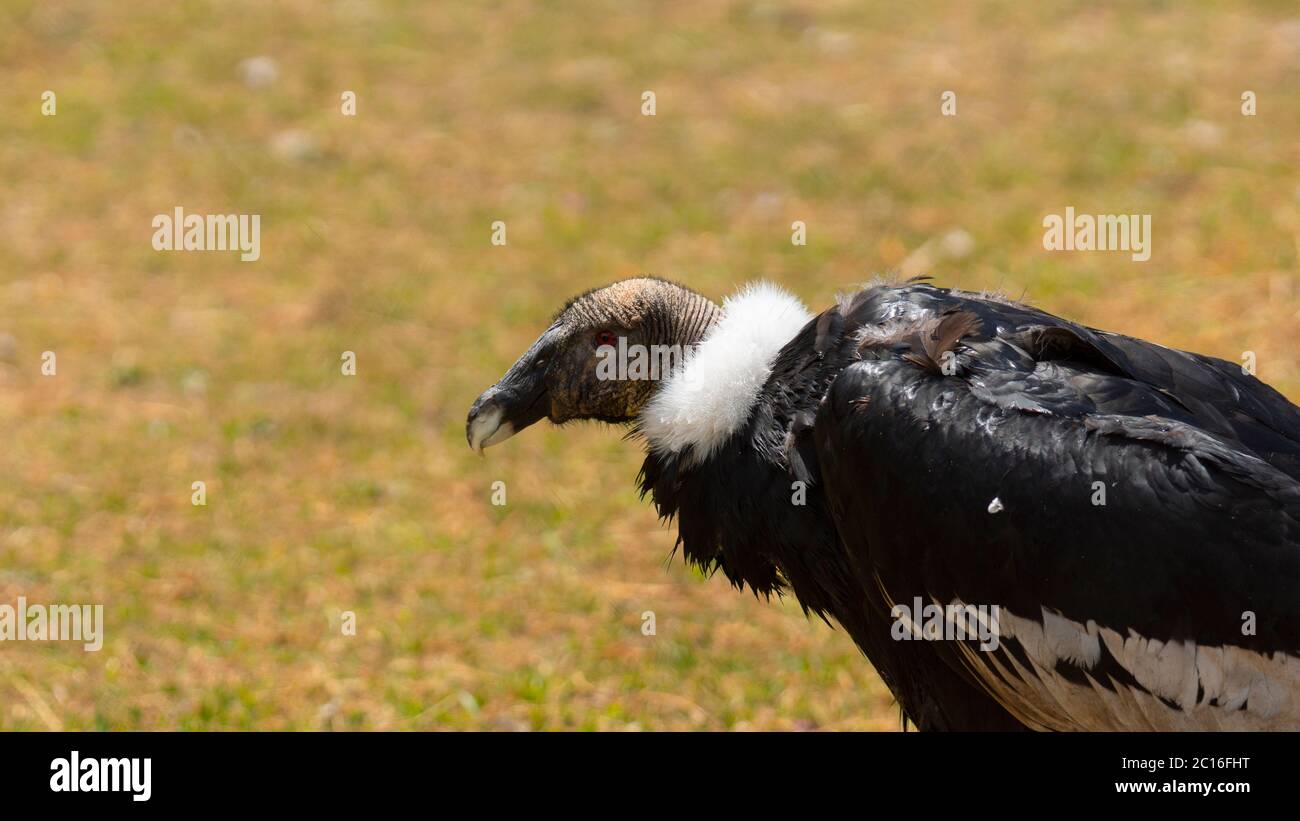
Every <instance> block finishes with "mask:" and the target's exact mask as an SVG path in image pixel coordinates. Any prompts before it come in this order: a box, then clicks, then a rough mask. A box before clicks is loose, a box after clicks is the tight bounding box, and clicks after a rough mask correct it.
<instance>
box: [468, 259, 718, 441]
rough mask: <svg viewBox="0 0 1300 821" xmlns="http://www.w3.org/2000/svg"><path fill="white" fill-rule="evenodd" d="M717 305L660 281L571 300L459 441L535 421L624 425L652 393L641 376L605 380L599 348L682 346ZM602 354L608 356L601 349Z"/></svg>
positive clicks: (479, 405)
mask: <svg viewBox="0 0 1300 821" xmlns="http://www.w3.org/2000/svg"><path fill="white" fill-rule="evenodd" d="M718 316H719V308H718V306H717V305H715V304H713V303H712V302H710V301H709V300H708V299H706V298H704V297H703V296H701V295H699V294H697V293H695V292H694V291H691V290H689V289H687V288H684V287H682V286H680V285H676V284H674V283H671V282H667V281H665V280H661V279H654V278H649V277H646V278H637V279H625V280H622V281H620V282H615V283H614V284H613V285H607V286H605V287H604V288H597V289H596V290H593V291H588V292H587V293H585V294H581V295H580V296H577V297H575V298H574V299H572V300H570V301H569V303H568V304H567V305H565V306H564V307H563V308H562V309H560V312H559V314H557V315H556V317H555V319H554V321H552V322H551V326H550V327H549V328H547V329H546V330H545V331H544V332H542V335H541V336H539V337H538V338H537V341H536V342H534V343H533V344H532V346H531V347H529V348H528V350H527V351H525V352H524V355H523V356H521V357H519V360H518V361H517V362H515V364H514V365H512V366H511V367H510V370H508V371H506V373H505V376H503V377H501V379H500V380H498V381H497V383H496V384H495V385H493V386H492V387H490V388H488V389H487V390H485V391H483V394H482V395H481V396H479V398H478V399H477V400H475V402H474V404H473V406H471V407H470V409H469V419H468V420H467V422H466V424H465V438H466V439H468V440H469V445H470V447H471V448H473V449H474V450H476V451H478V452H480V453H482V451H483V449H484V448H486V447H489V446H491V445H495V444H497V443H498V442H504V441H505V440H507V439H509V438H510V437H511V436H514V435H515V434H516V433H518V432H519V431H521V430H523V429H524V428H526V427H528V426H529V425H532V424H533V423H535V422H537V421H539V420H541V419H542V418H547V419H550V420H551V421H552V422H554V423H556V424H563V423H565V422H569V421H572V420H575V419H595V420H598V421H601V422H609V423H611V424H619V423H624V422H631V421H633V420H635V419H636V417H637V414H639V413H640V412H641V409H642V408H643V407H644V406H645V404H646V402H648V401H649V399H650V397H651V395H652V394H653V393H654V389H655V386H656V382H654V381H653V380H648V379H627V378H622V379H619V378H609V375H608V374H607V373H606V371H605V369H598V367H597V366H598V364H599V362H600V356H598V353H597V352H598V351H599V349H600V348H602V347H604V346H613V347H614V348H616V349H617V348H618V347H619V346H620V341H621V342H622V343H623V344H625V345H626V346H627V347H628V348H631V347H632V346H634V345H643V346H645V347H646V348H651V347H653V346H656V345H665V346H681V347H682V349H685V347H686V346H688V345H694V344H695V343H697V342H699V340H700V339H701V338H702V337H703V336H704V332H705V331H706V330H708V328H709V326H710V325H712V324H713V323H714V322H715V321H716V320H717V318H718ZM606 353H608V351H607V352H606Z"/></svg>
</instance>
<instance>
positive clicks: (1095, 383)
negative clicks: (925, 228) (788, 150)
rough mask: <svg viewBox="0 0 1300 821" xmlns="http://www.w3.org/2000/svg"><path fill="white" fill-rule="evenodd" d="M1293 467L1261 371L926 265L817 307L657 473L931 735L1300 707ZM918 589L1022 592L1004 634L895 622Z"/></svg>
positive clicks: (742, 565)
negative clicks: (693, 445)
mask: <svg viewBox="0 0 1300 821" xmlns="http://www.w3.org/2000/svg"><path fill="white" fill-rule="evenodd" d="M1297 480H1300V413H1297V409H1296V408H1295V406H1293V405H1292V404H1291V403H1290V402H1288V401H1287V400H1286V399H1285V398H1284V397H1282V396H1281V395H1280V394H1278V393H1277V392H1276V391H1274V390H1273V389H1272V388H1270V387H1268V386H1267V385H1265V384H1264V383H1262V382H1260V381H1259V380H1257V379H1255V378H1254V377H1253V376H1250V375H1248V374H1245V373H1243V372H1242V370H1241V368H1240V367H1239V366H1237V365H1234V364H1232V363H1229V362H1225V361H1222V360H1218V359H1214V358H1211V357H1206V356H1199V355H1196V354H1190V353H1185V352H1182V351H1176V350H1171V349H1168V348H1164V347H1161V346H1159V345H1155V344H1152V343H1149V342H1145V341H1142V340H1138V339H1132V338H1129V337H1125V336H1121V335H1117V334H1111V333H1105V332H1101V331H1096V330H1093V329H1090V328H1085V327H1082V326H1080V325H1077V324H1074V323H1071V322H1068V321H1065V320H1062V319H1060V318H1058V317H1055V316H1052V315H1050V314H1047V313H1045V312H1042V311H1039V310H1036V309H1033V308H1030V307H1027V306H1024V305H1020V304H1017V303H1013V302H1010V301H1007V300H1003V299H1000V298H996V297H991V296H988V295H977V294H972V293H966V292H960V291H953V290H948V289H944V288H938V287H933V286H931V285H928V284H925V283H920V282H913V283H908V284H905V285H901V286H886V285H881V286H877V287H872V288H868V289H866V290H863V291H861V292H858V293H856V294H853V295H851V296H849V297H846V298H843V299H841V300H840V301H839V303H838V304H837V305H836V306H835V307H833V308H831V309H830V310H828V311H825V312H823V313H822V314H821V315H819V316H818V317H816V318H814V319H813V320H812V321H811V322H809V323H808V325H807V326H806V327H805V328H804V329H803V331H802V332H801V333H800V334H799V335H798V336H797V337H796V338H795V339H793V340H791V341H790V342H789V343H788V344H787V345H786V346H785V348H784V349H783V350H782V351H781V353H780V354H779V356H778V357H777V360H776V362H775V363H774V365H773V368H772V373H771V376H770V378H769V379H768V380H767V382H766V384H765V385H764V387H763V389H762V392H761V395H760V396H759V399H758V401H757V403H756V404H755V406H754V408H753V410H752V412H751V414H750V417H749V420H748V422H747V424H746V425H745V426H744V428H743V429H742V430H740V431H737V432H736V433H735V435H733V436H732V437H731V439H730V440H728V441H727V442H726V443H725V445H723V447H721V448H720V449H719V450H718V451H717V452H716V453H715V454H714V455H712V457H711V458H709V459H707V460H705V461H704V462H703V463H702V464H692V463H689V462H686V461H683V460H682V459H681V458H680V456H678V455H673V454H668V455H664V454H657V453H654V452H651V453H650V455H649V456H648V457H647V459H646V461H645V464H644V467H643V471H642V477H641V486H642V489H643V491H644V492H647V493H649V494H650V495H651V497H652V498H653V501H654V503H655V505H656V506H657V508H658V510H659V511H660V513H661V514H662V515H664V516H666V517H676V518H677V520H678V527H679V544H680V546H681V549H682V551H683V553H684V555H685V557H686V558H687V559H688V560H689V561H691V562H694V563H696V564H698V565H700V566H703V567H705V568H710V569H712V568H716V569H719V570H721V571H722V572H723V573H724V574H725V575H726V577H727V578H728V579H730V580H731V581H732V583H733V584H736V585H738V586H740V585H748V586H750V587H752V588H753V589H754V590H755V591H757V592H759V593H763V594H770V593H772V592H775V591H779V590H782V589H784V588H789V589H790V590H791V591H792V592H793V593H794V595H795V596H796V597H797V598H798V600H799V602H800V603H801V604H802V605H803V606H804V608H805V609H806V610H808V611H810V612H813V613H816V614H818V615H819V616H822V617H824V618H830V619H834V620H835V621H838V622H839V623H840V624H842V625H843V626H844V628H845V629H846V630H847V631H848V633H849V634H850V635H851V636H852V637H853V638H854V640H855V641H856V642H857V643H858V645H859V646H860V647H861V648H862V650H863V651H864V652H865V653H866V655H867V656H868V657H869V659H870V660H871V662H872V663H873V664H874V665H875V667H876V668H877V669H878V670H879V672H880V674H881V676H882V678H883V679H884V681H885V682H886V684H887V685H888V686H889V687H890V689H891V690H892V691H893V693H894V694H895V696H896V697H897V698H898V700H899V703H900V705H901V706H902V709H903V711H904V713H905V714H906V715H907V716H908V717H909V718H910V719H911V720H912V721H913V722H914V723H915V724H916V725H917V726H918V727H920V728H922V729H1020V728H1024V727H1031V728H1046V729H1105V728H1115V729H1126V728H1128V729H1142V728H1165V727H1173V728H1178V727H1204V728H1214V727H1219V726H1224V727H1228V726H1244V727H1256V726H1259V727H1295V726H1297V725H1298V724H1300V712H1296V711H1295V708H1296V704H1297V702H1300V695H1297V692H1296V691H1297V688H1300V483H1298V481H1297ZM796 481H803V482H806V483H807V490H806V503H805V504H803V505H796V504H792V483H793V482H796ZM1097 483H1101V484H1100V485H1098V484H1097ZM1099 488H1101V489H1102V491H1101V492H1102V493H1104V503H1098V498H1099V497H1098V494H1099ZM916 597H919V598H920V599H921V600H923V601H924V602H926V603H931V602H934V603H937V604H940V605H943V604H948V603H952V602H962V603H967V604H981V605H998V606H999V607H1001V608H1004V609H1005V612H1006V613H1007V614H1008V617H1007V621H1006V623H1005V624H1004V631H1003V635H1002V638H1001V646H1000V647H999V648H998V650H997V651H995V652H984V651H981V650H979V649H978V648H977V647H976V642H974V641H897V640H895V639H894V637H893V636H892V635H891V628H892V626H893V624H894V621H895V619H894V618H893V615H892V614H891V608H892V606H893V605H894V604H896V603H899V602H911V601H913V600H914V599H915V598H916ZM1249 614H1254V618H1253V623H1254V628H1255V629H1254V632H1253V634H1250V633H1249V631H1248V630H1244V628H1243V625H1244V624H1245V623H1247V621H1249V619H1248V615H1249Z"/></svg>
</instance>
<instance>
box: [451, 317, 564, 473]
mask: <svg viewBox="0 0 1300 821" xmlns="http://www.w3.org/2000/svg"><path fill="white" fill-rule="evenodd" d="M547 333H550V332H549V331H548V332H547ZM546 339H547V334H542V336H541V338H539V339H538V340H537V341H536V342H534V343H533V346H532V347H531V348H529V349H528V352H527V353H525V354H524V355H523V356H521V357H520V358H519V361H518V362H516V363H515V364H514V365H513V366H511V368H510V370H508V371H506V375H505V376H503V377H501V380H500V381H499V382H497V383H496V384H495V385H493V386H492V387H490V388H488V389H487V390H485V391H483V393H482V395H481V396H479V398H478V399H476V400H474V404H473V405H472V406H470V409H469V418H468V419H467V420H466V421H465V439H466V440H467V441H468V442H469V446H470V447H471V448H473V449H474V450H475V451H477V452H478V453H479V454H482V453H483V449H484V448H486V447H491V446H492V445H495V444H497V443H499V442H504V441H505V440H507V439H509V438H510V437H511V436H514V435H515V434H516V433H518V432H519V431H521V430H523V429H524V428H526V427H528V426H529V425H531V424H533V423H535V422H538V421H540V420H541V419H543V418H545V417H546V414H547V412H548V411H549V410H550V402H549V401H548V398H547V394H546V381H545V375H546V369H545V368H544V367H538V365H537V359H538V356H539V352H540V351H541V350H542V348H543V343H544V342H545V341H546Z"/></svg>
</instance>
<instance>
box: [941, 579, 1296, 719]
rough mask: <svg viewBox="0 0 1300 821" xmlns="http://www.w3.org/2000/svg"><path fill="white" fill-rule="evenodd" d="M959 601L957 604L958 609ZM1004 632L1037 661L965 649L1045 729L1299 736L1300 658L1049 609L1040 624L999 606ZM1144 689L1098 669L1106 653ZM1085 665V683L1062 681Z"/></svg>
mask: <svg viewBox="0 0 1300 821" xmlns="http://www.w3.org/2000/svg"><path fill="white" fill-rule="evenodd" d="M960 603H961V602H960V601H959V600H957V601H954V604H960ZM999 629H1000V635H1001V637H1002V638H1003V639H1006V638H1014V639H1016V641H1018V642H1019V644H1020V646H1021V647H1022V648H1023V649H1024V655H1025V656H1026V657H1027V659H1028V662H1029V665H1028V667H1026V665H1025V664H1023V663H1021V662H1020V661H1019V660H1017V658H1016V657H1015V656H1013V655H1011V654H1009V653H1007V652H1005V651H1003V650H1001V649H999V650H998V651H996V652H991V653H986V652H981V651H980V650H978V649H975V648H972V647H971V646H969V645H968V644H966V643H965V642H958V643H957V647H958V648H959V649H960V652H961V655H962V657H963V659H964V660H965V662H966V664H967V667H968V669H969V670H970V671H971V672H972V673H973V674H974V675H975V677H976V678H977V679H978V680H979V682H980V683H981V684H982V685H983V687H984V689H985V691H986V692H988V694H989V695H990V696H992V697H993V698H994V699H996V700H997V701H998V702H999V703H1000V704H1001V705H1002V706H1003V707H1005V708H1006V709H1007V710H1008V711H1010V712H1011V713H1012V714H1013V715H1015V716H1016V718H1018V719H1020V720H1021V721H1023V722H1024V723H1025V724H1027V725H1028V726H1030V727H1033V728H1035V729H1041V730H1297V729H1300V658H1297V657H1296V656H1292V655H1289V654H1286V653H1272V654H1268V655H1265V654H1261V653H1256V652H1253V651H1251V650H1246V649H1243V648H1240V647H1233V646H1223V647H1213V646H1201V645H1198V644H1196V643H1195V642H1190V641H1167V642H1166V641H1160V640H1158V639H1151V638H1147V637H1145V636H1141V635H1138V634H1137V633H1136V632H1134V631H1132V630H1129V631H1128V635H1127V636H1122V635H1120V634H1119V633H1118V632H1116V631H1115V630H1112V629H1110V628H1107V627H1100V626H1098V625H1097V623H1096V622H1094V621H1092V620H1089V621H1088V622H1087V623H1086V624H1080V623H1079V622H1077V621H1073V620H1072V619H1068V618H1066V617H1064V616H1062V615H1060V614H1059V613H1054V612H1052V611H1050V610H1048V609H1046V608H1043V609H1042V613H1041V621H1036V620H1034V619H1030V618H1025V617H1022V616H1017V615H1014V614H1012V613H1010V612H1009V611H1007V610H1006V608H1000V615H999ZM1103 649H1104V650H1105V651H1106V652H1108V653H1109V654H1110V655H1111V656H1112V657H1113V658H1114V659H1115V661H1116V662H1118V664H1119V665H1120V666H1121V667H1123V668H1124V669H1125V670H1127V671H1128V673H1129V674H1130V675H1132V677H1133V679H1134V680H1135V681H1136V682H1137V683H1138V684H1139V685H1140V686H1141V687H1140V688H1138V687H1133V686H1131V683H1129V684H1126V683H1123V682H1117V681H1115V680H1114V679H1113V678H1109V677H1107V680H1106V681H1100V680H1099V678H1100V677H1101V675H1102V674H1101V673H1100V672H1097V671H1095V670H1094V668H1096V667H1097V664H1098V662H1099V661H1100V660H1101V653H1102V650H1103ZM1059 662H1064V663H1066V664H1069V665H1072V666H1074V667H1077V668H1078V669H1079V670H1080V671H1081V673H1082V674H1083V678H1084V680H1085V681H1086V684H1081V683H1079V682H1077V681H1073V680H1071V679H1069V678H1066V677H1064V676H1062V675H1061V674H1060V673H1058V672H1057V671H1056V667H1057V664H1058V663H1059Z"/></svg>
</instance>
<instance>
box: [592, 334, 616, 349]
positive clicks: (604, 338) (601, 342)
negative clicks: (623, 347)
mask: <svg viewBox="0 0 1300 821" xmlns="http://www.w3.org/2000/svg"><path fill="white" fill-rule="evenodd" d="M617 344H618V337H617V336H614V332H613V331H598V332H597V333H596V347H597V348H603V347H604V346H606V345H609V346H611V347H612V346H614V345H617Z"/></svg>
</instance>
